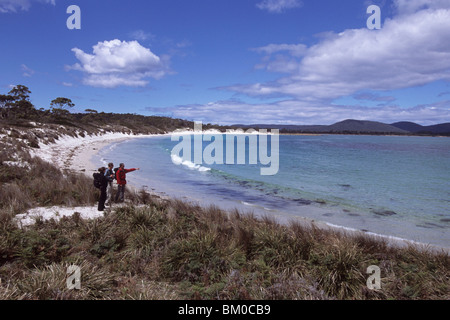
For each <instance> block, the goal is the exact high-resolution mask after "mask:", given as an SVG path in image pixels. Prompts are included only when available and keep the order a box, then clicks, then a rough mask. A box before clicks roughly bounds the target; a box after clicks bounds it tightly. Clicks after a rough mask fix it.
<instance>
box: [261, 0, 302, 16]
mask: <svg viewBox="0 0 450 320" xmlns="http://www.w3.org/2000/svg"><path fill="white" fill-rule="evenodd" d="M302 5H303V3H302V1H300V0H263V1H262V2H259V3H258V4H256V6H257V7H258V8H259V9H261V10H267V11H269V12H271V13H281V12H283V11H285V10H287V9H293V8H298V7H301V6H302Z"/></svg>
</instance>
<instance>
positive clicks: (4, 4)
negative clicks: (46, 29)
mask: <svg viewBox="0 0 450 320" xmlns="http://www.w3.org/2000/svg"><path fill="white" fill-rule="evenodd" d="M32 2H40V3H47V4H52V5H55V4H56V3H55V0H0V13H8V12H9V13H11V12H18V11H28V10H29V9H30V8H31V4H32Z"/></svg>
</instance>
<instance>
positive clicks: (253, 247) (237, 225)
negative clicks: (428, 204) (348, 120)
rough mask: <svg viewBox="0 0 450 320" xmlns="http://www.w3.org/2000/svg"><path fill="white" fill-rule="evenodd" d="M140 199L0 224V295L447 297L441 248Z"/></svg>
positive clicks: (446, 268) (446, 274)
mask: <svg viewBox="0 0 450 320" xmlns="http://www.w3.org/2000/svg"><path fill="white" fill-rule="evenodd" d="M137 197H139V195H137ZM146 201H147V202H148V203H147V204H146V205H140V206H136V205H128V206H124V207H121V208H117V209H115V210H114V211H113V212H112V213H111V214H109V215H107V216H106V217H104V218H100V219H97V220H83V219H80V218H79V216H76V215H75V216H73V217H70V218H63V219H61V220H60V221H59V222H55V221H52V220H50V221H48V222H45V223H44V222H41V223H38V224H35V225H34V226H31V227H29V228H27V229H19V228H17V227H16V226H15V225H14V224H13V223H9V224H7V225H2V228H3V230H2V232H1V235H0V259H1V260H0V279H1V282H0V298H2V299H448V298H450V297H449V295H448V292H450V290H449V281H448V280H449V276H450V273H449V257H448V255H447V254H445V253H436V252H431V251H426V250H423V249H419V248H417V247H407V248H394V247H391V246H389V245H387V244H386V243H384V242H380V241H378V240H375V239H370V238H366V237H362V236H352V235H345V234H342V233H337V232H334V231H330V230H321V229H318V228H315V227H314V226H304V225H300V224H298V223H293V224H291V225H289V226H286V225H280V224H277V223H276V222H275V221H273V220H272V219H270V218H264V219H256V218H255V217H253V216H252V215H244V214H241V213H239V212H223V211H221V210H220V209H218V208H217V207H209V208H202V207H199V206H196V205H191V204H188V203H186V202H182V201H178V200H171V201H167V200H161V199H159V198H157V197H148V198H146ZM6 221H8V219H6ZM72 264H75V265H78V266H80V267H81V289H80V290H69V289H68V288H67V286H66V279H67V277H68V275H67V268H68V266H70V265H72ZM369 265H377V266H379V267H380V269H381V276H382V280H381V282H382V289H381V290H369V289H368V288H367V286H366V281H367V278H368V276H369V275H368V274H366V269H367V267H368V266H369Z"/></svg>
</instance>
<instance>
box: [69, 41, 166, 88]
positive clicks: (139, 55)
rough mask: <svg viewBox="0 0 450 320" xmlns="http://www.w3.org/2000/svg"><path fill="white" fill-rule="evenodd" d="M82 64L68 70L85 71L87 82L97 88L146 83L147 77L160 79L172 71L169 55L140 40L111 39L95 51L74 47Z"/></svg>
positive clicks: (97, 46)
mask: <svg viewBox="0 0 450 320" xmlns="http://www.w3.org/2000/svg"><path fill="white" fill-rule="evenodd" d="M72 51H73V52H74V53H75V56H76V58H77V59H78V60H79V61H80V63H76V64H75V65H73V66H70V67H69V68H68V69H69V70H70V69H73V70H78V71H82V72H83V73H84V74H85V78H84V79H83V83H84V84H86V85H90V86H94V87H106V88H114V87H117V86H133V87H135V86H145V85H147V83H148V80H146V79H147V78H153V79H160V78H162V77H163V76H165V75H166V74H168V73H170V70H169V68H168V61H167V60H168V58H167V57H166V56H163V57H158V56H157V55H155V54H154V53H153V52H151V51H150V49H148V48H145V47H143V46H141V45H140V44H139V42H137V41H130V42H127V41H120V40H117V39H115V40H111V41H104V42H99V43H97V44H96V45H94V46H93V53H92V54H89V53H85V52H84V51H83V50H81V49H78V48H73V49H72Z"/></svg>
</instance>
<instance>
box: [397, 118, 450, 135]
mask: <svg viewBox="0 0 450 320" xmlns="http://www.w3.org/2000/svg"><path fill="white" fill-rule="evenodd" d="M391 126H393V127H396V128H399V129H402V130H406V131H409V132H412V133H419V134H420V133H422V134H448V133H449V132H450V122H447V123H441V124H436V125H432V126H421V125H420V124H417V123H414V122H407V121H403V122H396V123H393V124H391Z"/></svg>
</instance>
